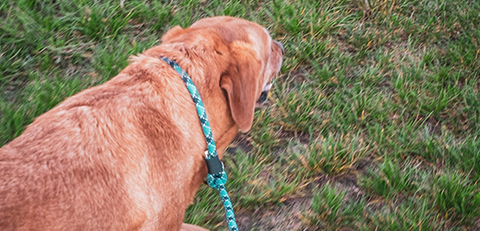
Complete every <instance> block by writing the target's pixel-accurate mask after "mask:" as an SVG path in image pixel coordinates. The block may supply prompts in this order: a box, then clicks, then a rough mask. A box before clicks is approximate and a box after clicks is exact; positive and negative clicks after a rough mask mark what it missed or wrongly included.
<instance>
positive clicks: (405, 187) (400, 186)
mask: <svg viewBox="0 0 480 231" xmlns="http://www.w3.org/2000/svg"><path fill="white" fill-rule="evenodd" d="M401 165H402V164H400V163H396V162H394V161H392V159H391V158H389V157H385V158H384V162H383V163H382V164H381V165H380V166H379V167H378V169H377V170H372V169H370V170H369V171H367V173H366V174H365V175H362V177H361V178H360V185H361V186H362V187H364V188H365V189H367V191H371V192H374V193H376V194H378V195H380V196H383V197H385V198H386V199H389V198H392V197H395V195H396V194H398V193H407V195H412V194H413V193H414V192H415V190H416V189H417V188H418V182H417V181H416V179H415V177H416V175H418V174H419V172H418V170H417V169H416V168H415V166H411V164H409V163H408V162H406V163H405V164H404V167H403V168H401V167H400V166H401Z"/></svg>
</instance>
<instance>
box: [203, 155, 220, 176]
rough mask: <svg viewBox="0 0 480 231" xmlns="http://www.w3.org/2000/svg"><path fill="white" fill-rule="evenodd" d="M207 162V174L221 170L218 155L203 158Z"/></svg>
mask: <svg viewBox="0 0 480 231" xmlns="http://www.w3.org/2000/svg"><path fill="white" fill-rule="evenodd" d="M205 162H206V163H207V168H208V173H209V174H216V173H220V172H223V166H222V162H221V161H220V159H218V156H215V157H212V158H210V159H209V160H207V159H205Z"/></svg>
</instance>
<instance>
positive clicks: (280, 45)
mask: <svg viewBox="0 0 480 231" xmlns="http://www.w3.org/2000/svg"><path fill="white" fill-rule="evenodd" d="M274 42H275V43H276V44H277V45H278V46H279V47H280V49H282V55H284V54H285V49H284V48H283V45H282V43H280V42H278V41H274Z"/></svg>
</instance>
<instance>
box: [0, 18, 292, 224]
mask: <svg viewBox="0 0 480 231" xmlns="http://www.w3.org/2000/svg"><path fill="white" fill-rule="evenodd" d="M161 40H162V44H161V45H159V46H156V47H153V48H151V49H149V50H147V51H145V52H144V53H143V54H141V55H138V56H136V57H133V58H132V60H131V64H130V65H129V66H127V67H126V68H125V69H124V70H123V71H122V72H121V73H120V74H118V75H117V76H116V77H115V78H113V79H111V80H110V81H108V82H107V83H105V84H103V85H101V86H97V87H94V88H91V89H88V90H85V91H83V92H80V93H78V94H76V95H74V96H72V97H70V98H68V99H67V100H65V101H64V102H62V103H61V104H59V105H58V106H56V107H55V108H53V109H52V110H50V111H48V112H47V113H45V114H43V115H41V116H39V117H38V118H36V119H35V122H33V123H32V124H31V125H29V126H28V128H27V129H26V130H25V132H24V133H23V134H22V135H21V136H19V137H18V138H16V139H15V140H13V141H12V142H11V143H9V144H7V145H5V146H4V147H2V148H1V149H0V230H180V229H183V230H204V229H202V228H199V227H196V226H191V225H186V224H183V225H182V221H183V220H184V215H185V210H186V208H187V206H188V205H189V204H191V203H192V201H193V198H194V196H195V194H196V192H197V190H198V188H199V187H200V185H201V184H202V183H203V180H204V178H205V177H206V174H207V169H206V164H205V161H204V152H205V150H206V149H207V144H206V141H205V137H204V135H203V132H202V129H201V126H200V122H199V119H198V115H197V112H196V109H195V106H194V104H193V102H192V99H191V97H190V94H189V93H188V91H187V88H186V87H185V84H184V83H183V81H182V80H181V78H180V76H179V75H178V74H177V73H176V72H175V70H173V69H172V68H171V67H170V66H169V65H167V64H166V63H165V62H164V61H162V60H161V59H160V58H159V57H160V56H165V57H168V58H170V59H172V60H175V61H176V62H177V63H178V64H179V65H180V66H181V67H182V69H183V70H185V71H186V72H187V73H188V74H189V75H190V76H191V78H192V80H193V82H194V83H195V85H196V86H197V88H198V91H199V93H200V95H201V97H202V99H203V103H204V105H205V107H206V111H207V114H208V116H209V120H210V124H211V127H212V130H213V134H214V137H215V143H216V144H217V149H218V154H219V156H220V157H222V153H223V151H224V149H225V148H226V147H227V145H228V144H229V143H230V142H231V141H232V140H233V138H234V137H235V135H236V133H237V130H238V129H240V130H241V131H243V132H245V131H248V130H249V129H250V127H251V126H252V122H253V114H254V107H255V105H256V102H257V99H258V98H259V97H260V96H261V94H262V91H263V90H268V88H269V86H270V81H271V79H272V78H273V77H274V76H275V75H276V74H277V73H278V71H279V69H280V65H281V62H282V56H283V47H282V46H281V44H280V43H278V42H275V41H272V39H271V37H270V36H269V34H268V32H267V31H266V30H265V29H264V28H263V27H261V26H260V25H258V24H256V23H253V22H249V21H246V20H242V19H237V18H232V17H215V18H206V19H202V20H199V21H198V22H196V23H195V24H193V25H192V26H191V27H189V28H187V29H182V28H180V27H178V26H176V27H174V28H172V29H171V30H169V31H168V32H167V33H166V34H165V35H164V36H163V37H162V39H161ZM262 98H264V97H262ZM257 103H258V102H257Z"/></svg>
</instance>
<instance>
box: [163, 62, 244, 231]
mask: <svg viewBox="0 0 480 231" xmlns="http://www.w3.org/2000/svg"><path fill="white" fill-rule="evenodd" d="M160 58H161V59H162V60H163V61H165V62H166V63H167V64H168V65H170V66H171V67H172V68H173V69H174V70H175V71H176V72H177V73H178V74H179V75H180V77H181V78H182V80H183V82H185V85H186V86H187V89H188V91H189V92H190V95H191V96H192V99H193V103H194V104H195V107H196V108H197V112H198V117H199V119H200V123H201V124H202V129H203V133H204V135H205V139H206V140H207V144H208V151H206V152H205V162H206V163H207V168H208V174H207V179H206V181H207V183H208V185H209V186H210V187H212V188H214V189H216V190H218V192H219V194H220V198H221V199H222V202H223V207H224V209H225V215H226V218H227V223H228V228H229V230H230V231H238V227H237V222H236V221H235V214H234V212H233V205H232V202H231V201H230V197H229V196H228V193H227V190H226V189H225V183H227V173H226V172H225V169H224V167H223V163H222V162H221V161H220V159H219V158H218V155H217V148H216V146H215V141H214V139H213V134H212V129H211V127H210V123H209V122H208V118H207V112H206V111H205V107H204V106H203V103H202V99H201V98H200V94H199V93H198V91H197V88H196V87H195V85H194V84H193V82H192V79H190V76H188V74H187V73H186V72H185V71H183V70H182V68H180V66H179V65H178V63H176V62H175V61H173V60H170V59H169V58H167V57H160Z"/></svg>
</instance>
